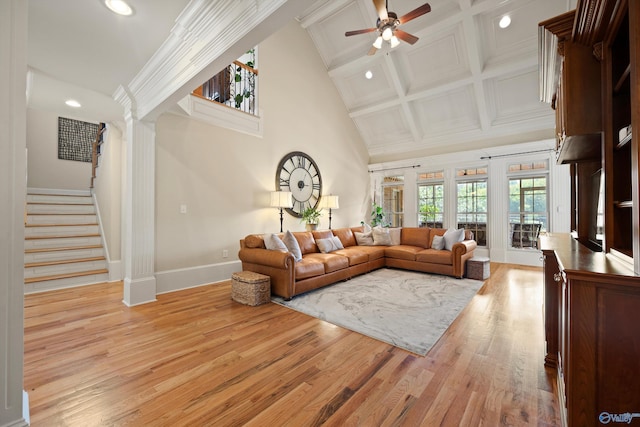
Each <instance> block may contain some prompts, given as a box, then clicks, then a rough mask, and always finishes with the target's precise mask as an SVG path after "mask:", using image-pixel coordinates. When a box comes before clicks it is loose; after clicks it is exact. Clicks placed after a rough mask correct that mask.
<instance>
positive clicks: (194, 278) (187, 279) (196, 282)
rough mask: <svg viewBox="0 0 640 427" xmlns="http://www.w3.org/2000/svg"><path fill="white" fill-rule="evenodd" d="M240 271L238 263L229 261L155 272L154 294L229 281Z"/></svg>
mask: <svg viewBox="0 0 640 427" xmlns="http://www.w3.org/2000/svg"><path fill="white" fill-rule="evenodd" d="M240 270H242V263H241V262H240V261H229V262H224V263H220V264H209V265H200V266H197V267H190V268H181V269H178V270H167V271H157V272H156V293H157V294H164V293H167V292H174V291H179V290H182V289H188V288H195V287H197V286H203V285H208V284H211V283H217V282H222V281H225V280H230V279H231V275H232V274H233V273H235V272H236V271H240Z"/></svg>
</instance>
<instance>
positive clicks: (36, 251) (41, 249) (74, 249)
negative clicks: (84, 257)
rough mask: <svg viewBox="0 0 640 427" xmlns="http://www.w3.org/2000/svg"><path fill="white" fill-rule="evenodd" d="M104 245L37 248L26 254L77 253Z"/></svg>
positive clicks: (25, 251)
mask: <svg viewBox="0 0 640 427" xmlns="http://www.w3.org/2000/svg"><path fill="white" fill-rule="evenodd" d="M100 248H102V245H85V246H64V247H58V248H37V249H25V250H24V253H25V254H35V253H40V252H59V251H76V250H82V249H100Z"/></svg>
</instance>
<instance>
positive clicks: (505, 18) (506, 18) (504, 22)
mask: <svg viewBox="0 0 640 427" xmlns="http://www.w3.org/2000/svg"><path fill="white" fill-rule="evenodd" d="M498 25H500V28H507V27H508V26H509V25H511V18H510V17H509V15H504V16H503V17H502V19H500V22H499V23H498Z"/></svg>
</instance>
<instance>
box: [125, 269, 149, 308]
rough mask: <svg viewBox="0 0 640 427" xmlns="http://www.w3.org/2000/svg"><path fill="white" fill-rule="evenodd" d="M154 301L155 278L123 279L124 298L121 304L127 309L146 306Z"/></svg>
mask: <svg viewBox="0 0 640 427" xmlns="http://www.w3.org/2000/svg"><path fill="white" fill-rule="evenodd" d="M155 300H156V278H155V276H151V277H145V278H142V279H135V280H131V279H129V278H128V277H127V278H125V279H124V296H123V300H122V302H123V303H125V305H127V306H128V307H133V306H134V305H140V304H146V303H149V302H153V301H155Z"/></svg>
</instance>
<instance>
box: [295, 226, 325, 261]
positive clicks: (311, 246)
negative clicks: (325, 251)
mask: <svg viewBox="0 0 640 427" xmlns="http://www.w3.org/2000/svg"><path fill="white" fill-rule="evenodd" d="M293 235H294V236H295V238H296V240H297V241H298V244H299V245H300V250H301V251H302V255H305V254H313V253H316V252H319V251H318V246H317V245H316V241H315V239H314V238H313V233H311V231H297V232H295V233H293Z"/></svg>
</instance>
